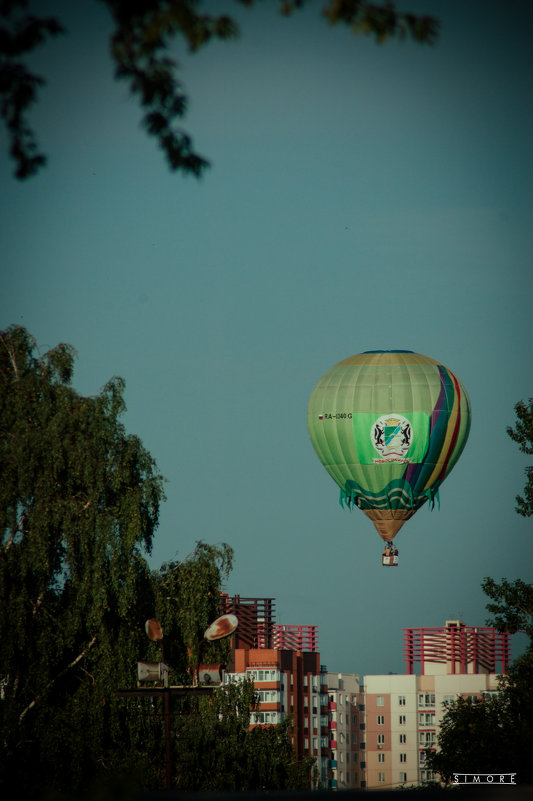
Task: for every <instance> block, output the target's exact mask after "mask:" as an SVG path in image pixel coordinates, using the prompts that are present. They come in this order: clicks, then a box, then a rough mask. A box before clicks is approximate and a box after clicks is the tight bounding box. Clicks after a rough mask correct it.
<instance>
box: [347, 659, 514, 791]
mask: <svg viewBox="0 0 533 801" xmlns="http://www.w3.org/2000/svg"><path fill="white" fill-rule="evenodd" d="M497 688H498V675H496V674H486V673H479V674H455V675H447V676H443V675H436V676H432V675H424V676H418V675H387V676H385V675H384V676H365V677H364V679H363V703H364V707H365V713H364V714H365V720H364V723H365V730H364V733H365V738H366V740H365V746H364V749H363V747H362V746H361V748H362V751H361V754H364V753H366V757H365V760H366V766H365V772H364V774H365V775H364V777H363V781H364V784H363V785H362V786H363V787H366V788H367V789H379V788H381V789H388V788H393V787H400V786H402V785H406V786H411V785H419V784H422V783H423V782H424V781H430V780H432V779H434V778H435V777H434V776H433V775H432V774H431V773H430V772H429V771H428V770H427V769H426V767H425V754H424V749H425V748H428V747H431V746H433V745H435V744H436V740H437V737H438V733H439V728H440V723H441V721H442V718H443V716H444V713H445V702H446V701H453V700H455V699H456V698H457V697H458V696H463V697H465V698H467V697H472V698H481V697H482V695H483V694H484V693H487V692H496V691H497ZM361 759H363V756H361Z"/></svg>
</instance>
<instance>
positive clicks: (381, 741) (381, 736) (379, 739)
mask: <svg viewBox="0 0 533 801" xmlns="http://www.w3.org/2000/svg"><path fill="white" fill-rule="evenodd" d="M384 742H385V735H384V734H378V745H383V743H384Z"/></svg>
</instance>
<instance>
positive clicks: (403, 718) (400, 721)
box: [399, 715, 405, 726]
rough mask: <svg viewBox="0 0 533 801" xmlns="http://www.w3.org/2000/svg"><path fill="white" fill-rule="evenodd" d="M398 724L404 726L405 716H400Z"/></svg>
mask: <svg viewBox="0 0 533 801" xmlns="http://www.w3.org/2000/svg"><path fill="white" fill-rule="evenodd" d="M399 723H400V726H403V725H404V723H405V715H400V720H399Z"/></svg>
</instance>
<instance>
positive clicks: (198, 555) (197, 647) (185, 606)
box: [152, 542, 233, 683]
mask: <svg viewBox="0 0 533 801" xmlns="http://www.w3.org/2000/svg"><path fill="white" fill-rule="evenodd" d="M232 560H233V551H232V549H231V548H230V547H229V545H226V544H225V543H222V544H221V545H207V544H206V543H205V542H198V543H197V546H196V548H195V550H194V551H193V553H192V554H190V555H189V556H188V557H187V558H186V559H183V560H182V561H181V562H169V563H168V564H164V565H163V566H162V567H161V569H160V570H159V571H157V572H156V573H154V574H153V577H152V579H153V585H154V590H155V596H156V607H155V608H156V613H157V618H158V620H159V621H160V622H161V623H162V625H163V634H164V642H165V645H164V648H165V661H166V662H167V663H168V664H169V666H170V667H171V669H172V670H171V674H170V677H171V681H174V682H176V683H189V682H190V681H191V680H192V678H193V674H194V671H195V670H196V669H197V666H198V663H199V662H200V661H201V662H203V663H204V664H212V663H217V662H219V663H221V664H224V665H225V664H226V663H227V661H228V657H229V647H230V646H229V641H228V640H221V641H220V642H217V643H206V642H205V641H204V639H203V635H204V632H205V630H206V629H207V628H208V626H209V625H210V624H211V623H212V622H213V621H214V620H215V619H216V618H217V617H218V615H219V594H220V587H221V584H222V581H223V579H224V578H225V577H227V576H228V575H229V572H230V570H231V566H232Z"/></svg>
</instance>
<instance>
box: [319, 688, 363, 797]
mask: <svg viewBox="0 0 533 801" xmlns="http://www.w3.org/2000/svg"><path fill="white" fill-rule="evenodd" d="M327 683H328V698H329V705H328V709H329V726H330V741H329V749H330V761H329V776H328V784H327V786H328V787H329V788H330V789H338V790H348V789H356V788H360V787H361V771H360V767H359V763H360V744H361V742H364V736H363V738H361V734H364V732H362V731H361V729H360V723H361V721H362V712H361V711H360V708H361V706H362V704H363V696H362V693H361V688H360V685H359V676H356V675H355V674H353V673H328V675H327Z"/></svg>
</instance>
